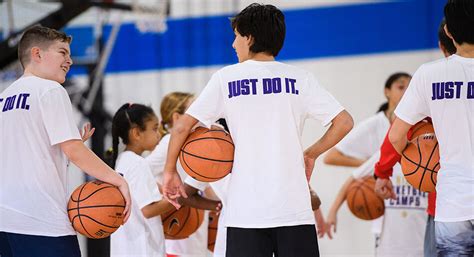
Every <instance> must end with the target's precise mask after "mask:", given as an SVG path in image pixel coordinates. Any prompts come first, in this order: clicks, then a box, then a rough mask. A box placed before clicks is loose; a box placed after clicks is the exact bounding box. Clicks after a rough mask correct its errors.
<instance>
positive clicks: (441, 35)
mask: <svg viewBox="0 0 474 257" xmlns="http://www.w3.org/2000/svg"><path fill="white" fill-rule="evenodd" d="M444 25H446V19H444V18H443V20H442V21H441V23H440V24H439V28H438V40H439V43H440V44H441V45H442V46H443V47H444V49H446V51H448V53H449V54H455V53H456V47H455V46H454V44H453V40H451V38H449V37H448V35H446V31H444Z"/></svg>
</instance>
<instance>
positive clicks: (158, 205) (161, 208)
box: [142, 199, 174, 219]
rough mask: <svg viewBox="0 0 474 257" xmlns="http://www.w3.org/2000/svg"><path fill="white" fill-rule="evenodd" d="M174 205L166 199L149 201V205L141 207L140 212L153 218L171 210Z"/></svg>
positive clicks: (146, 216)
mask: <svg viewBox="0 0 474 257" xmlns="http://www.w3.org/2000/svg"><path fill="white" fill-rule="evenodd" d="M173 209H174V206H173V205H172V204H171V203H169V202H168V201H166V200H164V199H163V200H160V201H158V202H153V203H150V204H149V205H147V206H145V207H143V208H142V214H143V216H144V217H145V218H147V219H149V218H153V217H155V216H158V215H161V214H163V213H165V212H168V211H171V210H173Z"/></svg>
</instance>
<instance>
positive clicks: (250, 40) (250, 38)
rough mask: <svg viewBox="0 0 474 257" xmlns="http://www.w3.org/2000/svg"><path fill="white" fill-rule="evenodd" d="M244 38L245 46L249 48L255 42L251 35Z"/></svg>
mask: <svg viewBox="0 0 474 257" xmlns="http://www.w3.org/2000/svg"><path fill="white" fill-rule="evenodd" d="M246 38H247V44H248V46H249V48H250V47H251V46H252V45H253V42H254V41H255V39H254V38H253V37H252V36H251V35H249V36H247V37H246Z"/></svg>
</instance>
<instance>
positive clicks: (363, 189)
mask: <svg viewBox="0 0 474 257" xmlns="http://www.w3.org/2000/svg"><path fill="white" fill-rule="evenodd" d="M374 189H375V179H374V178H372V177H368V178H365V179H363V180H354V181H353V182H352V183H351V184H350V185H349V187H348V189H347V196H346V201H347V206H348V207H349V210H350V211H351V212H352V214H354V215H355V216H356V217H357V218H359V219H363V220H373V219H376V218H378V217H380V216H382V215H383V214H384V212H385V203H384V200H383V199H382V198H381V197H379V196H378V195H377V194H375V191H374Z"/></svg>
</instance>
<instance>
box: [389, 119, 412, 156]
mask: <svg viewBox="0 0 474 257" xmlns="http://www.w3.org/2000/svg"><path fill="white" fill-rule="evenodd" d="M410 127H411V125H410V124H408V123H406V122H404V121H402V120H401V119H399V118H396V119H395V121H394V122H393V125H392V127H391V128H390V131H389V133H388V138H389V140H390V143H392V145H393V148H394V149H395V150H396V151H397V153H399V154H400V155H401V154H402V152H403V150H404V149H405V147H406V146H407V143H408V139H407V133H408V131H409V130H410Z"/></svg>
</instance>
